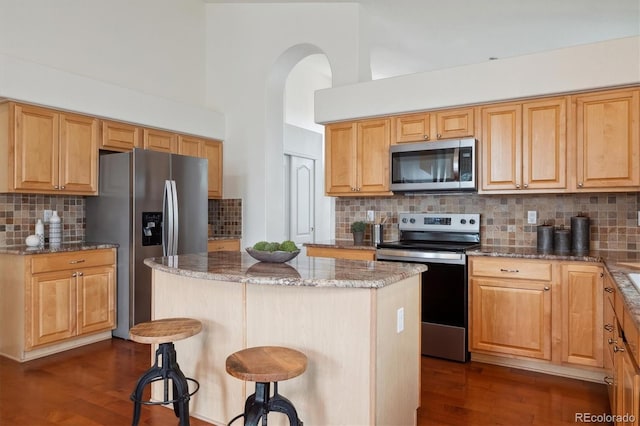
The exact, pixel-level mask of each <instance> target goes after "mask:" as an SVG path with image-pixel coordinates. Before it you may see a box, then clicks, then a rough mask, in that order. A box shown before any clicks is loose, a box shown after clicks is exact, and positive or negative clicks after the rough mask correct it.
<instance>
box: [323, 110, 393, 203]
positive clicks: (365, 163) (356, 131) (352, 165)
mask: <svg viewBox="0 0 640 426" xmlns="http://www.w3.org/2000/svg"><path fill="white" fill-rule="evenodd" d="M390 127H391V126H390V120H389V119H379V120H364V121H357V122H350V123H338V124H330V125H328V126H327V128H326V131H325V138H326V141H325V161H326V170H325V189H326V194H327V195H334V196H365V195H391V192H390V191H389V179H390V176H389V146H390V140H391V135H390V132H391V130H390Z"/></svg>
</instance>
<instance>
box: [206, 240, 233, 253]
mask: <svg viewBox="0 0 640 426" xmlns="http://www.w3.org/2000/svg"><path fill="white" fill-rule="evenodd" d="M207 251H240V240H239V239H235V238H230V239H228V240H226V239H225V240H209V241H208V242H207Z"/></svg>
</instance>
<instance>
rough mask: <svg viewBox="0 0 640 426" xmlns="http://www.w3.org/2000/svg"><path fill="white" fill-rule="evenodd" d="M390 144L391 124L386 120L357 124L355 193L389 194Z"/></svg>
mask: <svg viewBox="0 0 640 426" xmlns="http://www.w3.org/2000/svg"><path fill="white" fill-rule="evenodd" d="M390 144H391V122H390V121H389V120H388V119H383V120H367V121H361V122H359V123H358V145H357V146H358V147H357V153H358V154H357V155H358V165H357V171H358V173H357V180H356V181H357V185H356V190H357V192H359V193H362V194H371V193H377V194H385V193H389V179H390V176H389V161H390V160H389V147H390Z"/></svg>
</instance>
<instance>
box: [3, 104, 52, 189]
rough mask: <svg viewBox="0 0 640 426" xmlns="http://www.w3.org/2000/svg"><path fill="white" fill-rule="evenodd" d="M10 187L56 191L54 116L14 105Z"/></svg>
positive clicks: (47, 112)
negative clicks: (12, 180) (12, 157)
mask: <svg viewBox="0 0 640 426" xmlns="http://www.w3.org/2000/svg"><path fill="white" fill-rule="evenodd" d="M13 117H14V123H13V129H14V132H15V133H14V142H15V154H14V155H15V157H14V164H13V166H14V188H15V190H18V191H19V190H27V191H29V192H34V191H38V192H52V191H56V190H57V188H58V155H59V154H58V135H59V132H58V127H59V121H58V114H57V113H56V112H54V111H51V110H48V109H45V108H39V107H34V106H28V105H17V104H14V116H13Z"/></svg>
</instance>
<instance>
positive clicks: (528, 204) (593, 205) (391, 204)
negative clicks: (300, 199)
mask: <svg viewBox="0 0 640 426" xmlns="http://www.w3.org/2000/svg"><path fill="white" fill-rule="evenodd" d="M367 210H374V211H375V212H376V219H377V220H381V219H382V218H384V217H385V216H388V219H387V221H386V226H385V227H384V238H385V240H388V241H391V240H395V239H397V238H398V213H401V212H425V213H480V215H481V219H480V237H481V242H482V244H488V245H501V246H510V247H536V239H537V229H536V226H537V225H539V224H542V223H543V222H550V223H551V224H553V225H556V226H564V227H567V228H569V227H570V226H571V217H572V216H577V215H578V214H579V213H583V214H584V215H587V216H589V218H590V224H591V227H590V231H591V232H590V240H591V241H590V248H591V249H593V250H623V251H635V250H638V249H639V248H640V227H638V218H637V212H638V210H640V193H638V192H632V193H601V194H558V195H550V194H545V195H478V194H460V195H459V194H450V195H414V196H393V197H385V198H337V199H336V239H351V238H352V237H351V232H350V230H349V226H350V224H351V222H353V221H355V220H363V221H364V220H366V211H367ZM529 210H535V211H536V212H537V216H538V222H537V224H536V225H529V224H527V211H529Z"/></svg>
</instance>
